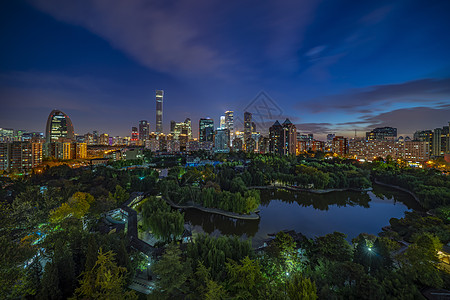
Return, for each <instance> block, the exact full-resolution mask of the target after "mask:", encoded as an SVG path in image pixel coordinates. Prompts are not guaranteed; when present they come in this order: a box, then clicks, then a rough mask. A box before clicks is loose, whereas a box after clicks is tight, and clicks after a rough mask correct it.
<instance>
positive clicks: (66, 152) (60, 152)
mask: <svg viewBox="0 0 450 300" xmlns="http://www.w3.org/2000/svg"><path fill="white" fill-rule="evenodd" d="M47 156H49V157H53V158H56V159H62V160H68V159H84V158H86V157H87V144H86V143H75V142H55V143H50V144H47Z"/></svg>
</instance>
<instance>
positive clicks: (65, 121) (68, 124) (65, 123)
mask: <svg viewBox="0 0 450 300" xmlns="http://www.w3.org/2000/svg"><path fill="white" fill-rule="evenodd" d="M60 138H64V139H69V140H72V141H75V134H74V130H73V125H72V121H71V120H70V118H69V117H68V116H67V115H66V114H65V113H63V112H62V111H60V110H53V111H52V112H51V113H50V115H49V116H48V119H47V126H46V130H45V139H46V143H51V142H56V141H58V140H59V139H60Z"/></svg>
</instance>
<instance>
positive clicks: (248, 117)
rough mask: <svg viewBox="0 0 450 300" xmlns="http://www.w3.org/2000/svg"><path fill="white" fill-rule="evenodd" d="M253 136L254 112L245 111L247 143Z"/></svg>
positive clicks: (245, 137) (245, 138)
mask: <svg viewBox="0 0 450 300" xmlns="http://www.w3.org/2000/svg"><path fill="white" fill-rule="evenodd" d="M251 137H252V114H251V113H249V112H247V111H246V112H245V113H244V143H245V145H247V141H248V140H250V139H251Z"/></svg>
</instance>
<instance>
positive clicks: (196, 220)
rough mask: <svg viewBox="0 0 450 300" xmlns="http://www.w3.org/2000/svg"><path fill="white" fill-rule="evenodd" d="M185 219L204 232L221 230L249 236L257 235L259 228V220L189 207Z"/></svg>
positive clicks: (226, 233)
mask: <svg viewBox="0 0 450 300" xmlns="http://www.w3.org/2000/svg"><path fill="white" fill-rule="evenodd" d="M185 219H186V221H187V222H189V223H190V224H191V225H192V226H194V227H196V228H197V230H198V229H200V228H201V229H202V230H203V231H204V232H207V233H212V232H214V231H219V233H220V234H223V235H238V236H243V235H246V236H247V237H253V236H255V234H256V232H258V229H259V222H260V221H261V219H258V220H236V219H232V218H229V217H225V216H222V215H216V214H209V213H206V212H203V211H199V210H196V209H187V210H186V213H185Z"/></svg>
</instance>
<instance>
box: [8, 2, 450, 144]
mask: <svg viewBox="0 0 450 300" xmlns="http://www.w3.org/2000/svg"><path fill="white" fill-rule="evenodd" d="M449 11H450V1H311V0H303V1H216V0H200V1H197V0H194V1H145V0H130V1H120V0H108V1H106V0H89V1H88V0H79V1H61V0H30V1H3V3H2V4H1V9H0V45H2V46H1V47H0V52H1V56H0V101H1V110H0V127H9V128H16V129H26V130H31V131H34V130H36V131H43V130H44V127H45V122H46V119H47V116H48V114H49V113H50V111H51V110H52V109H55V108H56V109H60V110H62V111H64V112H65V113H67V114H68V115H69V116H70V117H71V119H72V121H73V123H74V126H75V131H76V132H77V133H80V134H83V133H86V132H88V131H90V132H92V130H98V131H99V132H107V133H110V134H112V135H129V134H130V129H131V126H136V125H137V123H138V121H139V120H143V119H146V120H148V121H150V123H151V128H152V130H154V128H155V100H154V91H155V90H156V89H164V90H165V99H164V117H163V119H164V127H165V131H166V132H168V129H169V122H170V120H176V121H182V120H184V119H185V118H186V117H190V118H191V119H192V120H193V124H194V132H196V129H197V127H198V126H197V124H198V119H199V118H202V117H212V118H213V119H214V120H215V121H216V125H218V120H219V116H220V115H221V114H223V112H224V111H225V110H234V111H235V112H236V113H235V114H236V116H238V117H240V119H242V118H243V117H242V116H241V115H243V110H244V109H248V110H250V111H251V112H255V114H258V109H259V108H258V105H257V103H256V102H252V101H253V100H254V99H255V97H257V96H258V95H260V93H261V92H264V93H265V94H264V95H267V96H268V97H270V101H266V103H269V104H270V105H272V106H274V107H277V108H278V110H277V114H276V115H270V116H269V115H265V116H264V118H265V119H264V120H263V121H264V122H259V125H260V126H259V127H260V128H259V129H260V130H261V131H263V132H264V131H265V130H266V128H265V127H266V126H265V125H267V124H270V123H271V122H272V121H274V119H275V118H280V119H282V118H285V117H289V118H290V119H291V121H292V122H293V123H295V124H296V125H297V129H298V130H299V131H303V132H313V133H315V134H316V136H318V137H324V135H326V134H327V133H338V134H345V135H348V136H353V135H354V130H355V129H356V130H357V134H358V135H359V136H362V135H363V132H364V131H365V130H367V129H370V128H373V127H376V126H395V127H398V131H399V134H402V135H410V134H412V133H413V132H414V131H415V130H419V129H432V128H435V127H442V126H444V125H446V124H447V123H448V122H449V121H450V55H449V53H450V35H449V34H448V32H449V30H450V18H448V12H449ZM252 103H253V104H252ZM255 103H256V105H255ZM263 115H264V114H263Z"/></svg>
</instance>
